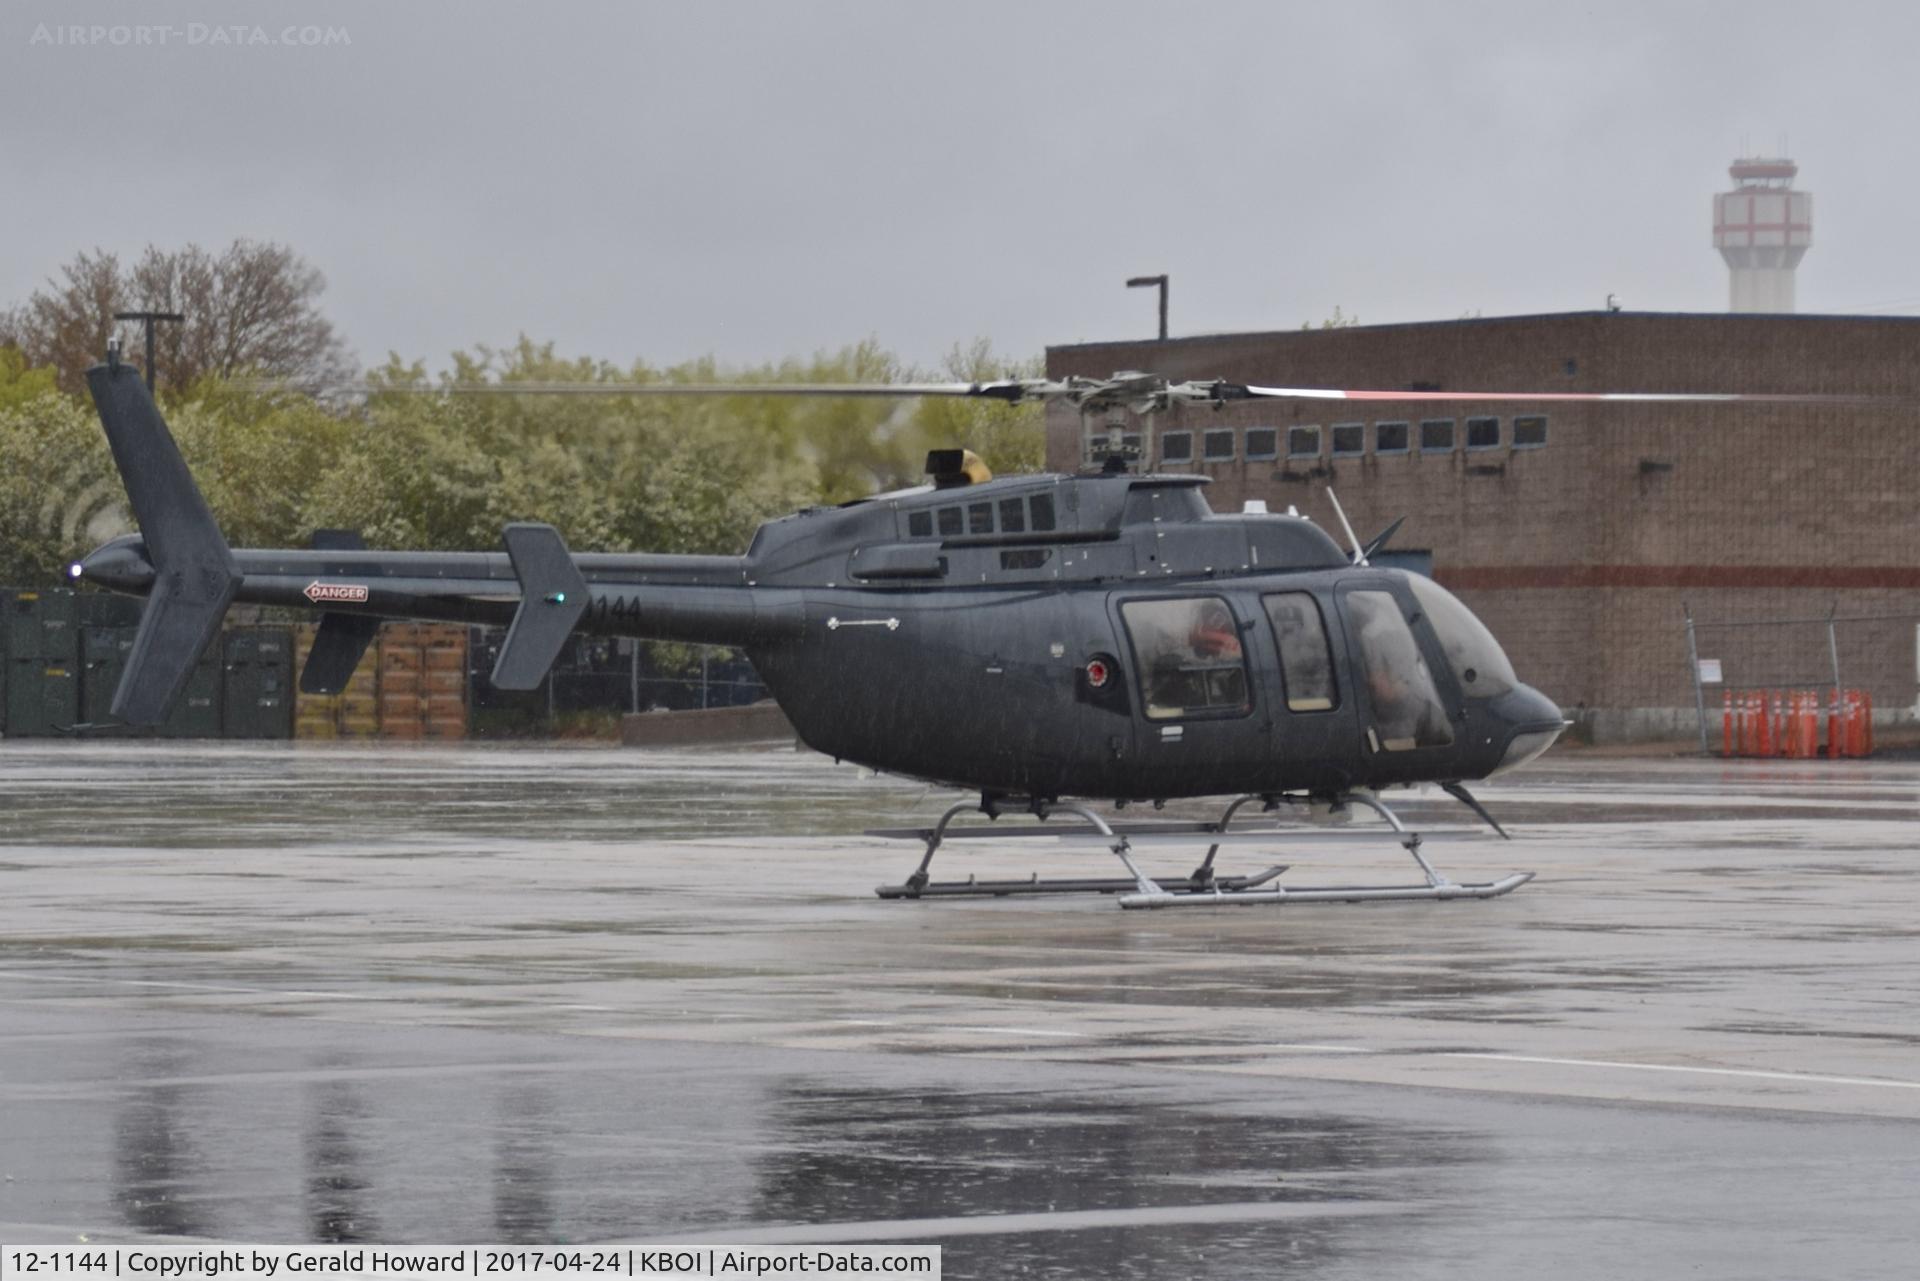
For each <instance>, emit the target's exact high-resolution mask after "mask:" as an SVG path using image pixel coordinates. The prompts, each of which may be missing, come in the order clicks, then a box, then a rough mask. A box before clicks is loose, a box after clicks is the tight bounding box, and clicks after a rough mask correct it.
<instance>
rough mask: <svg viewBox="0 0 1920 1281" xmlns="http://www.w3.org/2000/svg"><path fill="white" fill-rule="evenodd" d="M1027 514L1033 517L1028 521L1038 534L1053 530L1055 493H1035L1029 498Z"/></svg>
mask: <svg viewBox="0 0 1920 1281" xmlns="http://www.w3.org/2000/svg"><path fill="white" fill-rule="evenodd" d="M1027 514H1028V515H1029V516H1031V517H1032V518H1033V519H1032V520H1030V521H1028V522H1027V523H1028V525H1029V526H1031V527H1032V529H1033V532H1034V533H1036V534H1048V533H1052V532H1053V495H1052V494H1035V495H1034V496H1033V497H1032V498H1029V499H1028V500H1027Z"/></svg>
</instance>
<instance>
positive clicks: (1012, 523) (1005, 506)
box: [1000, 498, 1027, 534]
mask: <svg viewBox="0 0 1920 1281" xmlns="http://www.w3.org/2000/svg"><path fill="white" fill-rule="evenodd" d="M1026 528H1027V505H1026V504H1025V503H1023V502H1021V501H1020V500H1019V499H1018V498H1002V499H1001V500H1000V532H1001V533H1003V534H1020V533H1024V532H1026Z"/></svg>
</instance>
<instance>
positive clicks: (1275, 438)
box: [1247, 427, 1280, 458]
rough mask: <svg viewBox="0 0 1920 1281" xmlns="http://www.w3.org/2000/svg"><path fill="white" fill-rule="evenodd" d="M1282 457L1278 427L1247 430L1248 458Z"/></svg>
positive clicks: (1250, 428)
mask: <svg viewBox="0 0 1920 1281" xmlns="http://www.w3.org/2000/svg"><path fill="white" fill-rule="evenodd" d="M1279 456H1280V429H1279V428H1278V427H1249V428H1247V457H1248V458H1277V457H1279Z"/></svg>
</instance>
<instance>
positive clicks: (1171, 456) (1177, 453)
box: [1160, 431, 1193, 463]
mask: <svg viewBox="0 0 1920 1281" xmlns="http://www.w3.org/2000/svg"><path fill="white" fill-rule="evenodd" d="M1160 461H1161V462H1163V463H1190V462H1192V461H1193V433H1192V432H1190V431H1170V432H1168V433H1167V434H1166V435H1164V436H1162V437H1161V438H1160Z"/></svg>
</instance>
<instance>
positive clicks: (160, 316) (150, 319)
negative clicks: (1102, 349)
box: [113, 311, 1165, 395]
mask: <svg viewBox="0 0 1920 1281" xmlns="http://www.w3.org/2000/svg"><path fill="white" fill-rule="evenodd" d="M113 318H114V319H115V320H138V321H143V322H145V324H146V327H147V394H148V395H152V394H153V326H154V322H155V321H160V320H171V321H175V322H178V321H182V320H185V319H186V317H185V316H183V315H181V314H180V313H179V312H177V311H116V312H114V313H113ZM1164 336H1165V335H1162V337H1164Z"/></svg>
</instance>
